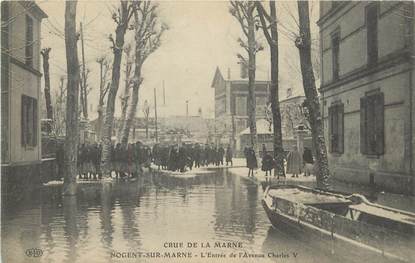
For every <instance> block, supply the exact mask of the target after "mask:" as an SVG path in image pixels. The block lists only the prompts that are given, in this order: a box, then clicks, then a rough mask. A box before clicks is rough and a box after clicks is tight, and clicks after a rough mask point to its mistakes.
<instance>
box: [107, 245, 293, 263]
mask: <svg viewBox="0 0 415 263" xmlns="http://www.w3.org/2000/svg"><path fill="white" fill-rule="evenodd" d="M297 256H298V253H297V252H292V251H269V252H266V253H264V252H252V251H249V252H248V251H245V250H244V247H243V243H242V242H223V241H216V242H164V243H162V244H161V248H160V249H155V250H154V251H112V252H111V258H124V259H127V258H147V259H152V258H154V259H157V258H164V259H169V258H172V259H179V258H180V259H191V258H193V259H195V258H200V259H215V258H217V259H224V258H229V259H232V258H258V259H260V258H279V259H288V258H296V257H297Z"/></svg>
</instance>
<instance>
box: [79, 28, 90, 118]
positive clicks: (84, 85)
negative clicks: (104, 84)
mask: <svg viewBox="0 0 415 263" xmlns="http://www.w3.org/2000/svg"><path fill="white" fill-rule="evenodd" d="M79 27H80V35H81V51H82V52H81V54H82V74H81V80H80V88H81V90H80V93H81V110H82V114H83V116H84V119H86V120H87V119H88V91H87V89H88V73H89V70H88V69H87V67H86V64H85V48H84V32H83V28H82V23H80V24H79Z"/></svg>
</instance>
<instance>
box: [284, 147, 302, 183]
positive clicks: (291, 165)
mask: <svg viewBox="0 0 415 263" xmlns="http://www.w3.org/2000/svg"><path fill="white" fill-rule="evenodd" d="M302 163H303V161H302V158H301V154H300V152H299V151H298V149H297V146H294V147H293V150H292V151H290V152H289V153H288V156H287V173H289V174H292V176H291V177H296V178H298V175H299V174H301V165H302Z"/></svg>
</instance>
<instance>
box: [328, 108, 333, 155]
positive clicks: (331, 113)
mask: <svg viewBox="0 0 415 263" xmlns="http://www.w3.org/2000/svg"><path fill="white" fill-rule="evenodd" d="M328 117H329V152H333V107H329V116H328Z"/></svg>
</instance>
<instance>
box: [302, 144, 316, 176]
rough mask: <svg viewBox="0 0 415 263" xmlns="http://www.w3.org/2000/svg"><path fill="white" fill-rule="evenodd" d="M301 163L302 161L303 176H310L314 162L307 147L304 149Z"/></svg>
mask: <svg viewBox="0 0 415 263" xmlns="http://www.w3.org/2000/svg"><path fill="white" fill-rule="evenodd" d="M303 161H304V175H305V176H310V175H311V174H313V173H314V160H313V153H312V152H311V150H310V149H309V148H307V147H304V153H303Z"/></svg>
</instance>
